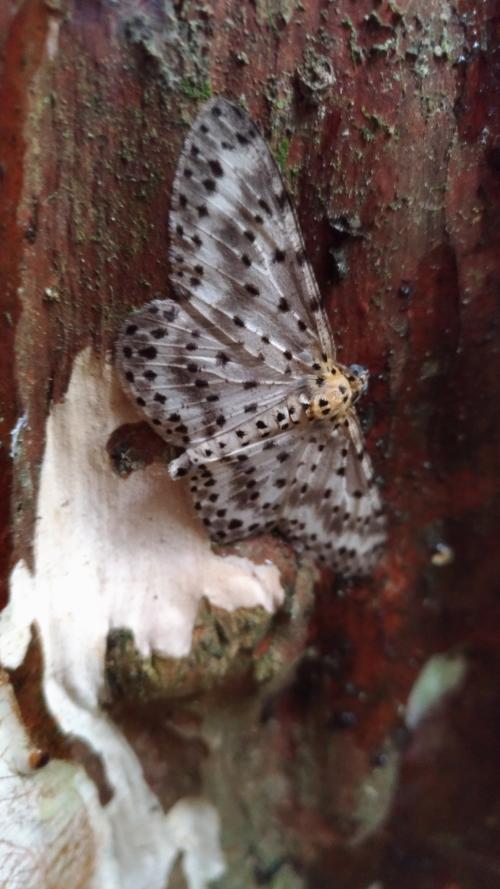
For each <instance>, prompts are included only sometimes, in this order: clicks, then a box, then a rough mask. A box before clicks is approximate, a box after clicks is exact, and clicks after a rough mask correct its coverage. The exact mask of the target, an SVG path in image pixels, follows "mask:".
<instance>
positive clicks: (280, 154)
mask: <svg viewBox="0 0 500 889" xmlns="http://www.w3.org/2000/svg"><path fill="white" fill-rule="evenodd" d="M289 151H290V139H287V138H286V136H285V137H284V138H283V139H282V140H281V142H280V143H279V144H278V148H277V149H276V161H277V163H278V166H279V168H280V170H281V171H282V172H284V171H285V167H286V161H287V157H288V152H289Z"/></svg>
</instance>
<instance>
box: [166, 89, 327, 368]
mask: <svg viewBox="0 0 500 889" xmlns="http://www.w3.org/2000/svg"><path fill="white" fill-rule="evenodd" d="M170 257H171V263H172V281H173V284H174V286H175V290H176V292H177V293H178V295H179V297H180V298H181V299H185V300H187V301H188V302H189V305H190V306H192V307H193V308H194V309H195V310H196V311H197V312H199V313H200V315H204V316H205V318H206V321H207V324H208V325H214V326H216V327H222V328H224V329H226V330H228V331H231V330H232V331H235V332H236V333H237V334H238V337H239V339H241V341H242V343H243V346H244V349H245V351H246V352H248V353H249V354H250V355H253V356H256V355H258V354H261V355H263V356H264V360H265V362H266V364H267V365H268V366H269V367H271V368H274V369H275V370H278V371H280V372H282V373H288V374H292V375H293V376H301V375H302V374H303V373H304V372H307V371H310V365H311V362H312V360H315V359H316V360H317V358H318V352H319V353H321V352H323V353H324V355H326V356H328V357H333V353H334V346H333V340H332V335H331V332H330V329H329V325H328V322H327V320H326V317H325V315H324V313H323V311H322V309H321V305H320V295H319V291H318V288H317V285H316V282H315V279H314V276H313V274H312V271H311V269H310V266H309V264H308V262H307V259H306V256H305V252H304V245H303V242H302V237H301V234H300V231H299V227H298V225H297V221H296V218H295V213H294V211H293V208H292V205H291V203H290V200H289V198H288V195H287V193H286V190H285V188H284V186H283V182H282V179H281V175H280V172H279V169H278V167H277V165H276V163H275V161H274V159H273V158H272V155H271V154H270V151H269V149H268V147H267V145H266V142H265V141H264V139H263V138H262V136H261V135H260V133H259V132H258V130H257V128H256V126H255V124H254V123H253V122H252V120H251V119H250V118H249V116H248V115H247V114H246V113H245V112H244V111H243V110H242V109H241V108H239V107H238V106H237V105H234V104H232V103H230V102H228V101H227V100H226V99H223V98H217V99H212V100H211V101H210V102H208V103H207V104H206V105H205V106H204V107H203V109H202V110H201V112H200V113H199V115H198V117H197V118H196V119H195V121H194V123H193V125H192V127H191V130H190V132H189V135H188V137H187V140H186V143H185V145H184V148H183V151H182V154H181V157H180V159H179V165H178V169H177V173H176V176H175V181H174V186H173V197H172V207H171V211H170Z"/></svg>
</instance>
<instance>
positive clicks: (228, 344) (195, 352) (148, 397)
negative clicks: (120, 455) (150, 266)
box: [116, 300, 296, 457]
mask: <svg viewBox="0 0 500 889" xmlns="http://www.w3.org/2000/svg"><path fill="white" fill-rule="evenodd" d="M189 308H190V310H191V311H190V312H189V313H188V312H187V311H186V310H185V308H184V306H183V305H182V304H180V303H177V302H174V301H173V300H155V301H153V302H151V303H148V304H147V305H146V306H144V307H143V308H142V309H140V310H139V311H138V312H135V313H134V314H132V315H130V316H129V317H128V319H127V321H126V322H125V324H124V327H123V329H122V332H121V335H120V337H119V339H118V342H117V346H116V363H117V366H118V369H119V371H120V375H121V377H122V380H123V383H124V386H125V388H126V389H127V390H128V391H129V392H130V394H131V395H132V398H133V400H134V401H135V403H136V404H137V405H138V407H140V408H141V410H142V411H143V412H144V414H145V415H146V417H147V419H148V420H149V422H150V423H151V424H152V425H153V426H154V428H155V430H156V431H157V432H158V433H159V434H160V435H161V436H162V437H163V438H165V439H166V440H167V441H168V442H170V443H172V444H175V445H177V446H179V447H182V448H184V449H187V448H189V447H192V446H196V445H197V444H200V443H202V442H204V441H206V440H207V439H214V447H216V449H217V451H216V453H217V454H219V455H220V456H223V454H224V452H225V449H227V450H228V451H230V450H232V449H234V448H235V447H239V446H241V438H240V436H241V435H242V432H241V429H242V427H243V428H245V429H246V428H248V430H249V432H250V428H252V430H253V429H255V431H256V433H257V432H258V427H256V425H255V424H256V423H258V422H259V416H261V415H262V414H265V413H266V412H267V411H269V410H270V409H274V408H276V407H277V406H278V405H280V404H281V403H282V402H284V401H285V400H286V398H287V396H288V395H289V393H290V390H291V388H292V387H293V386H294V385H296V383H295V384H293V383H292V382H291V379H290V377H288V376H284V375H282V374H280V373H279V372H277V371H275V370H273V369H272V368H269V367H268V366H267V365H266V364H265V363H264V362H263V360H262V359H261V358H256V357H252V356H251V355H249V354H248V353H247V352H246V350H245V349H244V347H243V345H242V344H241V343H239V342H238V341H236V340H235V339H234V336H233V335H232V332H231V331H230V332H229V333H227V332H226V331H225V329H224V328H215V327H209V326H207V324H206V321H205V319H204V318H203V317H200V316H199V315H198V314H197V313H196V312H195V311H194V310H193V308H192V307H189ZM243 437H244V436H243ZM212 457H213V455H212Z"/></svg>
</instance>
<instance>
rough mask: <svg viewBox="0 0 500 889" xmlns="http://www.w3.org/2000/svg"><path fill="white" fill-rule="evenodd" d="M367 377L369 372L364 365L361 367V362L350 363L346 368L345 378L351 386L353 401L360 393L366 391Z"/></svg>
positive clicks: (362, 393)
mask: <svg viewBox="0 0 500 889" xmlns="http://www.w3.org/2000/svg"><path fill="white" fill-rule="evenodd" d="M369 378H370V374H369V372H368V371H367V369H366V367H362V366H361V364H351V365H350V367H348V368H347V379H348V380H349V384H350V386H351V391H352V401H353V402H355V401H357V400H358V398H359V397H360V396H361V395H364V394H365V392H367V391H368V380H369Z"/></svg>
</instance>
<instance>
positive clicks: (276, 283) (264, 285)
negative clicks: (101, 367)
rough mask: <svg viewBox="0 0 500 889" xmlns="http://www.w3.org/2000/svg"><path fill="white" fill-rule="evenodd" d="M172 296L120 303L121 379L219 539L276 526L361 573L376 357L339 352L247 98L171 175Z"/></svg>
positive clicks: (373, 504) (378, 509) (369, 545)
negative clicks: (168, 448) (138, 305)
mask: <svg viewBox="0 0 500 889" xmlns="http://www.w3.org/2000/svg"><path fill="white" fill-rule="evenodd" d="M169 228H170V263H171V283H172V289H173V294H174V295H173V298H171V299H156V300H154V301H153V302H150V303H148V304H147V305H145V306H144V307H143V308H142V309H140V310H139V311H138V312H135V313H133V314H132V315H131V316H130V317H129V318H127V320H126V322H125V324H124V327H123V330H122V332H121V335H120V337H119V340H118V343H117V365H118V368H119V371H120V374H121V378H122V380H123V384H124V386H125V388H126V389H127V390H128V392H129V394H131V396H132V398H133V400H134V402H135V404H136V405H138V406H139V407H140V408H141V410H142V411H143V412H144V414H145V417H146V418H147V420H148V421H149V423H151V424H152V426H153V428H154V429H155V430H156V431H157V432H158V433H159V435H161V436H162V437H163V438H164V439H165V440H166V441H168V442H170V443H171V444H173V445H176V446H177V447H178V448H180V449H182V453H181V455H180V456H179V457H177V458H176V459H174V460H173V461H172V462H171V463H170V465H169V472H170V475H171V476H172V478H174V479H177V478H180V477H181V476H188V479H189V486H190V491H191V494H192V496H193V500H194V508H195V510H196V511H197V513H198V514H199V517H200V519H201V521H202V522H203V524H204V525H205V527H206V528H207V529H208V532H209V534H210V536H211V537H212V539H213V540H214V541H216V542H219V543H226V542H230V541H233V540H236V539H239V538H242V537H246V536H249V535H253V534H258V533H262V532H264V531H270V530H278V531H279V532H281V533H282V534H283V535H284V536H285V537H286V538H287V539H288V540H289V541H290V542H291V543H292V544H293V545H295V546H296V547H297V548H299V549H301V550H310V551H311V552H312V553H313V554H314V556H315V557H317V558H318V559H319V560H322V561H326V562H327V563H328V564H330V565H331V566H332V567H333V568H335V569H336V570H337V571H338V572H340V573H342V574H343V575H356V574H365V573H367V572H369V571H370V570H371V568H372V566H373V564H374V562H375V560H376V557H377V554H378V552H379V550H380V548H381V546H382V544H383V541H384V536H385V532H384V517H383V510H382V505H381V500H380V496H379V493H378V490H377V488H376V486H375V484H374V478H373V469H372V466H371V463H370V459H369V457H368V454H367V453H366V450H365V447H364V444H363V436H362V432H361V429H360V424H359V421H358V419H357V416H356V411H355V404H356V402H357V401H358V399H359V398H360V397H361V395H363V393H364V392H366V389H367V385H368V372H367V371H366V370H365V369H364V368H362V367H360V366H359V365H357V364H352V365H350V366H346V365H344V364H340V363H339V362H338V361H337V360H336V351H335V344H334V340H333V336H332V332H331V330H330V326H329V322H328V319H327V317H326V315H325V314H324V312H323V310H322V307H321V300H320V294H319V290H318V286H317V284H316V281H315V278H314V275H313V273H312V270H311V267H310V265H309V263H308V261H307V257H306V254H305V250H304V244H303V241H302V236H301V233H300V229H299V225H298V222H297V218H296V215H295V212H294V209H293V206H292V203H291V201H290V198H289V196H288V194H287V192H286V189H285V187H284V185H283V181H282V178H281V174H280V171H279V168H278V166H277V164H276V163H275V161H274V159H273V157H272V155H271V152H270V150H269V148H268V146H267V144H266V142H265V140H264V138H263V137H262V136H261V135H260V133H259V131H258V129H257V127H256V126H255V124H254V123H253V121H252V120H251V118H250V117H249V116H248V114H247V113H246V112H245V111H244V110H243V109H242V108H240V107H239V106H238V105H236V104H233V103H232V102H230V101H228V100H226V99H224V98H221V97H218V98H214V99H212V100H210V101H209V102H207V103H206V104H205V105H204V106H203V108H202V109H201V111H200V113H199V114H198V116H197V117H196V119H195V121H194V123H193V125H192V127H191V130H190V132H189V135H188V137H187V139H186V142H185V144H184V148H183V150H182V153H181V155H180V158H179V163H178V167H177V171H176V175H175V180H174V185H173V194H172V201H171V211H170V219H169Z"/></svg>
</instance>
